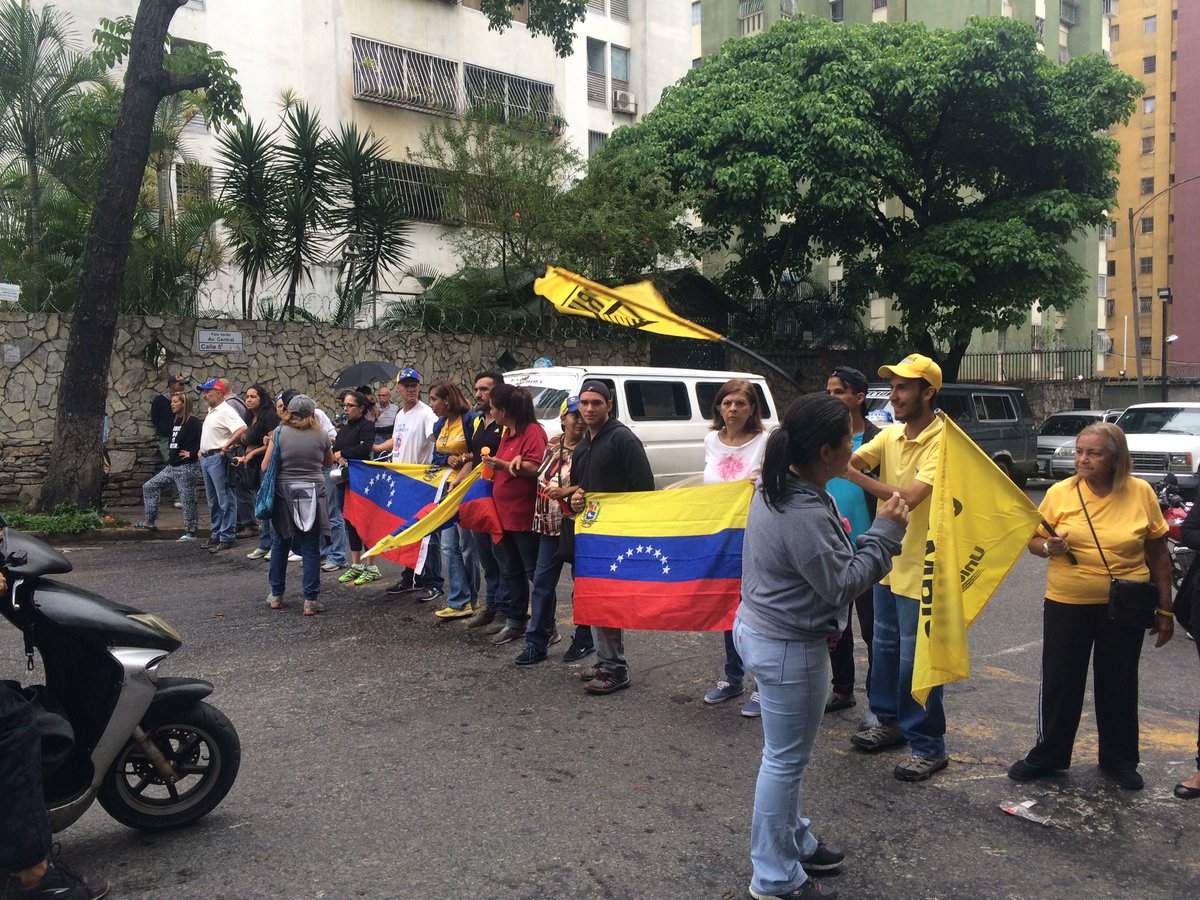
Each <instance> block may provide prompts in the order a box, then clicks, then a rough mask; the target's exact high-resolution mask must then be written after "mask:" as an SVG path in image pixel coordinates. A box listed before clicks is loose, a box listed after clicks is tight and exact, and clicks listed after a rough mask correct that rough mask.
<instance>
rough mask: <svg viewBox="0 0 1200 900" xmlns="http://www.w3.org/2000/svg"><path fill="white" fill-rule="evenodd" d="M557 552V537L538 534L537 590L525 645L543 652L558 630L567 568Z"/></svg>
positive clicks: (530, 599) (531, 601)
mask: <svg viewBox="0 0 1200 900" xmlns="http://www.w3.org/2000/svg"><path fill="white" fill-rule="evenodd" d="M557 552H558V536H557V535H555V536H553V537H548V536H546V535H544V534H541V535H538V554H537V565H536V566H535V567H534V570H533V591H532V592H531V593H530V595H529V607H530V614H529V630H528V631H526V632H525V644H526V646H529V647H532V648H533V649H534V650H536V651H538V652H539V653H545V652H546V647H547V646H549V642H550V635H552V634H554V631H555V623H554V616H555V614H556V613H557V612H558V592H557V588H558V578H559V576H560V575H561V574H562V568H563V562H562V560H559V559H555V558H554V555H555V554H556V553H557Z"/></svg>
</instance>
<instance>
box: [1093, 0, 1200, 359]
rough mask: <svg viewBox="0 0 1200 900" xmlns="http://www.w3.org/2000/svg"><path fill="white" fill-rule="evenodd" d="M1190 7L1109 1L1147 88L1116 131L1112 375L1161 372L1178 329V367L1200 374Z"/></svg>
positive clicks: (1126, 52)
mask: <svg viewBox="0 0 1200 900" xmlns="http://www.w3.org/2000/svg"><path fill="white" fill-rule="evenodd" d="M1181 5H1182V6H1184V7H1185V9H1183V10H1182V11H1181V10H1180V9H1179V7H1180V6H1181ZM1188 5H1189V4H1186V3H1185V4H1179V3H1178V0H1113V2H1111V3H1110V4H1109V10H1108V12H1109V16H1108V22H1109V40H1110V44H1111V47H1112V55H1113V62H1114V63H1115V64H1116V65H1118V66H1120V67H1121V69H1123V70H1124V71H1125V72H1128V73H1129V74H1130V75H1133V76H1134V77H1135V78H1138V79H1140V80H1141V81H1142V83H1143V84H1144V85H1145V88H1146V90H1145V93H1144V94H1143V95H1142V96H1141V97H1140V98H1138V101H1137V108H1136V109H1135V110H1134V113H1133V115H1132V116H1131V117H1130V120H1129V123H1128V124H1127V125H1118V126H1117V127H1115V128H1114V129H1113V134H1114V136H1115V137H1116V139H1117V140H1118V141H1119V142H1120V144H1121V186H1120V189H1119V190H1118V192H1117V204H1116V210H1115V211H1114V216H1113V227H1112V229H1111V231H1110V236H1111V237H1110V240H1109V241H1108V254H1107V274H1108V302H1107V304H1106V328H1107V331H1108V336H1109V338H1110V339H1111V342H1112V343H1111V350H1110V352H1109V354H1108V359H1107V364H1106V366H1105V374H1106V375H1110V376H1118V377H1119V376H1121V375H1124V376H1125V377H1128V378H1133V377H1135V376H1136V374H1137V369H1138V362H1139V359H1140V362H1141V368H1142V373H1143V375H1144V376H1145V377H1158V376H1159V375H1160V374H1161V373H1162V362H1163V349H1164V344H1163V337H1164V336H1165V335H1168V334H1170V333H1172V332H1175V333H1178V334H1180V338H1181V339H1180V340H1179V341H1178V342H1175V343H1174V344H1172V345H1171V347H1170V350H1169V357H1168V358H1169V360H1170V361H1172V362H1173V363H1174V365H1173V367H1172V372H1171V374H1173V375H1176V376H1191V377H1195V376H1196V375H1200V351H1198V350H1197V341H1198V340H1200V317H1198V315H1197V313H1196V309H1197V306H1196V300H1195V298H1196V296H1197V293H1196V292H1197V291H1200V260H1198V259H1195V258H1194V257H1195V256H1196V253H1195V251H1194V250H1193V249H1192V248H1194V247H1195V246H1196V242H1197V235H1198V234H1200V233H1198V232H1197V228H1198V227H1200V181H1196V182H1195V183H1191V182H1189V181H1188V180H1187V179H1188V178H1189V177H1191V176H1193V175H1200V68H1198V67H1200V9H1197V8H1196V6H1195V5H1194V4H1192V5H1191V9H1190V11H1189V10H1188V9H1187V8H1186V7H1187V6H1188ZM1189 87H1190V88H1191V90H1190V91H1189V90H1188V88H1189ZM1176 187H1178V188H1179V190H1175V188H1176ZM1131 216H1132V227H1131V225H1130V218H1131ZM1189 251H1191V252H1189ZM1176 259H1178V261H1179V262H1178V265H1177V264H1176ZM1168 292H1169V293H1168Z"/></svg>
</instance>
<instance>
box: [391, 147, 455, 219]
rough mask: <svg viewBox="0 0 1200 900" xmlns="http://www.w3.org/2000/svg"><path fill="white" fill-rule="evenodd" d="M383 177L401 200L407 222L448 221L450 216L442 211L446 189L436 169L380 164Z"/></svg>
mask: <svg viewBox="0 0 1200 900" xmlns="http://www.w3.org/2000/svg"><path fill="white" fill-rule="evenodd" d="M382 171H383V177H384V178H385V179H386V180H387V181H388V182H390V183H391V184H392V185H393V186H394V187H395V189H396V191H397V192H398V193H399V194H400V196H401V197H402V198H403V199H404V208H405V210H406V211H407V213H408V217H409V218H410V219H415V220H417V221H420V222H443V223H445V222H450V221H452V220H453V218H454V217H453V216H451V215H449V214H448V210H447V209H446V194H447V189H446V186H445V184H444V183H443V182H442V180H441V178H440V177H439V175H438V171H437V169H434V168H432V167H430V166H419V165H417V164H415V163H407V162H392V161H388V162H385V163H384V164H383V170H382Z"/></svg>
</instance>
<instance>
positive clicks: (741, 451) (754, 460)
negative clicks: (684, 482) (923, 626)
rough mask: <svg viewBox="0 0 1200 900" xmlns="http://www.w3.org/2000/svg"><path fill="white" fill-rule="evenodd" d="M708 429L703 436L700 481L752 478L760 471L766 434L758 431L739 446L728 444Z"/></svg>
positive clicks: (716, 433)
mask: <svg viewBox="0 0 1200 900" xmlns="http://www.w3.org/2000/svg"><path fill="white" fill-rule="evenodd" d="M718 435H719V432H716V431H710V432H709V433H708V434H707V435H705V436H704V483H705V484H721V483H722V482H725V481H741V480H742V479H744V478H748V479H755V478H758V476H759V475H761V474H762V461H763V453H764V452H766V449H767V433H766V432H765V431H760V432H759V433H758V434H756V435H755V436H754V437H753V438H752V439H751V440H749V441H747V442H746V443H744V444H742V445H741V446H740V447H730V446H729V445H728V444H726V443H725V442H724V441H722V440H721V438H720V437H719V436H718Z"/></svg>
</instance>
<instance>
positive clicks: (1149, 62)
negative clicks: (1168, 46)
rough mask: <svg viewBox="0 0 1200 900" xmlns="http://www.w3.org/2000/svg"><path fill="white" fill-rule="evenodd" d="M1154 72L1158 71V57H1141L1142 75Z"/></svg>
mask: <svg viewBox="0 0 1200 900" xmlns="http://www.w3.org/2000/svg"><path fill="white" fill-rule="evenodd" d="M1156 71H1158V57H1157V56H1144V57H1142V74H1143V75H1150V74H1151V73H1153V72H1156Z"/></svg>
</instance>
